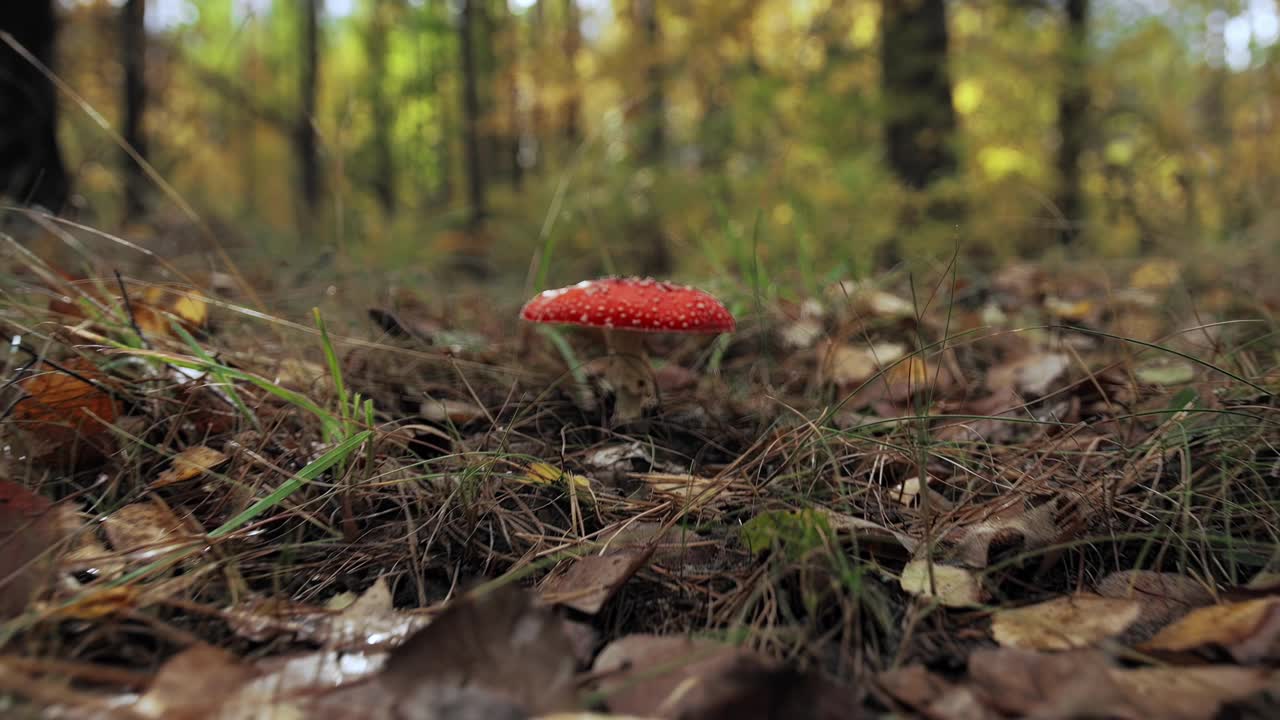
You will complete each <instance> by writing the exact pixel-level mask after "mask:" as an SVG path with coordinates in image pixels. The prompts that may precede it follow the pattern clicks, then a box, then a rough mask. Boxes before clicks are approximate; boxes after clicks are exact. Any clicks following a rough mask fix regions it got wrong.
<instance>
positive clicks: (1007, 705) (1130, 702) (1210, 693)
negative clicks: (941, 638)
mask: <svg viewBox="0 0 1280 720" xmlns="http://www.w3.org/2000/svg"><path fill="white" fill-rule="evenodd" d="M1270 675H1271V673H1269V672H1267V671H1264V670H1261V669H1251V668H1237V667H1221V666H1207V667H1204V666H1202V667H1189V668H1140V669H1132V670H1131V669H1126V668H1121V667H1116V666H1115V665H1113V664H1112V662H1111V659H1110V658H1109V657H1108V656H1107V655H1106V654H1104V653H1102V652H1100V651H1096V650H1074V651H1068V652H1059V653H1037V652H1031V651H1027V650H1017V649H1012V648H1002V649H998V650H988V649H982V650H977V651H975V652H974V653H973V654H971V655H970V657H969V677H970V678H971V680H972V682H973V684H974V685H976V686H977V687H978V688H979V689H980V690H981V692H982V694H983V696H984V697H985V698H987V700H988V702H989V703H990V704H991V705H992V706H993V707H994V708H996V709H997V710H999V711H1000V712H1001V713H1002V715H1003V716H1008V715H1013V716H1017V717H1037V718H1086V717H1107V718H1121V719H1123V720H1146V718H1162V720H1163V719H1167V720H1210V719H1211V718H1214V717H1216V716H1217V713H1218V711H1219V710H1220V709H1221V707H1222V705H1224V704H1226V703H1229V702H1234V701H1238V700H1242V699H1244V698H1246V697H1248V696H1250V695H1252V694H1254V693H1257V692H1259V691H1261V690H1263V689H1265V688H1266V687H1267V684H1268V682H1269V679H1270Z"/></svg>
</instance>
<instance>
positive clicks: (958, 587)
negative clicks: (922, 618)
mask: <svg viewBox="0 0 1280 720" xmlns="http://www.w3.org/2000/svg"><path fill="white" fill-rule="evenodd" d="M931 565H932V572H930V569H931V568H930V566H931ZM898 584H900V585H901V586H902V589H903V590H905V591H907V592H908V593H911V594H912V595H916V596H919V597H922V598H932V599H935V600H937V601H938V602H939V603H941V604H942V605H945V606H947V607H958V608H963V607H973V606H975V605H978V604H980V603H981V602H982V600H983V598H984V596H985V593H984V592H983V590H982V585H981V584H980V583H979V582H978V578H977V576H975V575H974V574H973V573H972V572H970V571H969V570H966V569H965V568H961V567H955V566H954V565H941V564H939V563H936V562H933V563H931V562H930V561H928V560H912V561H911V562H909V563H907V565H906V567H904V568H902V575H901V576H900V577H899V578H898Z"/></svg>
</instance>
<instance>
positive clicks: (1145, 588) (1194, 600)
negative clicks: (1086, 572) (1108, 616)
mask: <svg viewBox="0 0 1280 720" xmlns="http://www.w3.org/2000/svg"><path fill="white" fill-rule="evenodd" d="M1096 590H1097V593H1098V594H1099V595H1101V596H1103V597H1109V598H1127V599H1131V600H1136V601H1138V602H1139V603H1140V604H1141V606H1142V613H1141V614H1140V615H1139V616H1138V621H1137V622H1136V623H1134V625H1133V626H1132V627H1130V628H1129V631H1127V632H1126V633H1125V634H1124V638H1125V640H1126V641H1128V642H1140V641H1143V640H1146V639H1148V638H1150V637H1151V636H1152V635H1154V634H1155V632H1156V631H1157V630H1159V629H1160V628H1161V627H1164V626H1165V625H1166V624H1168V623H1170V622H1172V621H1173V620H1176V619H1178V618H1180V617H1182V616H1183V615H1186V614H1187V613H1188V612H1189V611H1191V610H1192V609H1194V608H1197V607H1202V606H1204V605H1208V604H1210V603H1212V602H1213V595H1212V594H1211V593H1210V592H1209V591H1208V590H1207V589H1205V587H1204V585H1202V584H1200V583H1198V582H1196V581H1195V580H1192V579H1191V578H1188V577H1183V576H1182V575H1175V574H1173V573H1161V572H1155V571H1153V570H1121V571H1117V572H1113V573H1111V574H1110V575H1108V576H1106V577H1105V578H1103V579H1102V580H1101V581H1100V582H1099V583H1098V587H1097V588H1096Z"/></svg>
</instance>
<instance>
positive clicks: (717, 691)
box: [592, 634, 774, 718]
mask: <svg viewBox="0 0 1280 720" xmlns="http://www.w3.org/2000/svg"><path fill="white" fill-rule="evenodd" d="M773 667H774V665H773V663H772V662H771V661H769V660H768V659H767V658H764V657H763V656H760V655H757V654H756V653H754V652H751V651H749V650H746V649H743V648H738V647H734V646H733V645H725V644H723V643H719V642H716V641H714V640H708V639H702V638H689V637H685V636H683V635H666V636H664V635H645V634H639V635H627V636H625V637H622V638H619V639H617V640H614V641H613V642H611V643H609V644H608V645H607V646H606V647H605V648H604V649H603V650H601V651H600V654H599V655H598V656H596V661H595V664H594V665H593V666H592V674H593V675H595V676H597V677H600V678H601V679H600V681H599V682H598V683H597V686H596V690H597V692H598V693H599V694H600V695H601V696H602V697H603V698H604V702H605V704H606V705H608V706H609V709H610V710H611V711H612V712H614V713H621V714H624V715H639V716H643V717H653V718H700V717H705V715H704V714H703V712H704V710H705V709H706V708H707V706H709V705H710V704H712V703H714V702H715V701H716V700H717V698H718V697H719V696H720V695H721V693H723V692H724V690H723V685H722V684H723V683H724V682H725V678H728V677H730V675H731V674H733V673H735V672H742V671H751V670H767V669H771V668H773Z"/></svg>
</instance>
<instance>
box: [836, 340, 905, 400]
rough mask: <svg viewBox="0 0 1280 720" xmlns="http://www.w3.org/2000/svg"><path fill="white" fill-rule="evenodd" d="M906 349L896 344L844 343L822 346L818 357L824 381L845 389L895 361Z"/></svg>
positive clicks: (847, 389)
mask: <svg viewBox="0 0 1280 720" xmlns="http://www.w3.org/2000/svg"><path fill="white" fill-rule="evenodd" d="M906 352H907V349H906V347H905V346H903V345H901V344H898V343H877V344H875V345H871V346H866V345H853V344H845V345H835V346H833V347H830V348H828V349H826V350H825V351H823V352H822V353H821V355H820V357H821V358H822V359H823V367H824V368H825V372H824V375H825V377H826V378H827V379H828V381H829V382H831V383H833V384H835V386H836V387H838V388H841V389H842V390H844V391H846V392H847V391H849V390H853V389H854V388H856V387H857V386H859V385H861V384H862V383H864V382H866V381H867V380H869V379H870V378H871V376H872V375H875V374H876V373H877V372H878V371H879V370H880V368H882V367H885V366H887V365H890V364H891V363H893V362H896V361H897V360H898V359H900V358H901V357H902V356H903V355H905V354H906Z"/></svg>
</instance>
